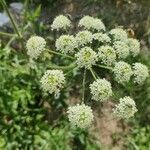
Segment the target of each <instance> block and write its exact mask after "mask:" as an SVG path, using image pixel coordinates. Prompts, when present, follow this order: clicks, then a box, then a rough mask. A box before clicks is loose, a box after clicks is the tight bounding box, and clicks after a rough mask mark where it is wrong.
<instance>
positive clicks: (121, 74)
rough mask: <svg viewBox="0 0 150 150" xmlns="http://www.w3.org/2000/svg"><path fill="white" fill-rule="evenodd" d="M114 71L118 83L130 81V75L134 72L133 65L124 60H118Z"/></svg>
mask: <svg viewBox="0 0 150 150" xmlns="http://www.w3.org/2000/svg"><path fill="white" fill-rule="evenodd" d="M113 72H114V74H115V80H116V81H117V82H118V83H125V82H129V80H130V77H131V76H132V74H133V72H132V69H131V66H130V65H129V64H128V63H126V62H123V61H120V62H117V63H116V64H115V67H114V69H113Z"/></svg>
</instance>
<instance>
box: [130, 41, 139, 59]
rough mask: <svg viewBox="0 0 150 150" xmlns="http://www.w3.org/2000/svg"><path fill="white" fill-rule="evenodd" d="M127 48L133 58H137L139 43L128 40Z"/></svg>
mask: <svg viewBox="0 0 150 150" xmlns="http://www.w3.org/2000/svg"><path fill="white" fill-rule="evenodd" d="M128 46H129V50H130V52H131V54H132V55H133V57H135V56H137V55H138V54H139V53H140V42H139V41H138V40H137V39H133V38H129V39H128Z"/></svg>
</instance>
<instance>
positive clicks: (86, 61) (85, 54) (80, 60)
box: [75, 47, 98, 69]
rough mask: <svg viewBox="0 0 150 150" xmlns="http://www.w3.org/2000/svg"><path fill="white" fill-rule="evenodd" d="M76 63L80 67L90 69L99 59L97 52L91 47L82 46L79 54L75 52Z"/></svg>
mask: <svg viewBox="0 0 150 150" xmlns="http://www.w3.org/2000/svg"><path fill="white" fill-rule="evenodd" d="M75 57H76V59H77V60H76V63H77V65H78V67H79V68H82V67H85V68H86V69H90V68H91V67H92V65H94V64H95V63H96V61H97V60H98V57H97V54H96V52H94V51H93V50H92V49H91V48H90V47H84V48H82V49H81V50H80V51H79V52H78V53H77V54H75Z"/></svg>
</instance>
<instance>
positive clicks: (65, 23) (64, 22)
mask: <svg viewBox="0 0 150 150" xmlns="http://www.w3.org/2000/svg"><path fill="white" fill-rule="evenodd" d="M70 26H71V21H70V20H69V19H68V18H67V17H66V16H64V15H59V16H57V17H56V18H55V19H54V21H53V23H52V25H51V28H52V30H66V29H67V28H69V27H70Z"/></svg>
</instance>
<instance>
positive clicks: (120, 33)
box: [109, 28, 128, 42]
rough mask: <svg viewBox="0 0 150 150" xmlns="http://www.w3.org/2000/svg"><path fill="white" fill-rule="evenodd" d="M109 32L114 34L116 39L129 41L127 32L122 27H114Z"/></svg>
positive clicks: (113, 36)
mask: <svg viewBox="0 0 150 150" xmlns="http://www.w3.org/2000/svg"><path fill="white" fill-rule="evenodd" d="M109 34H110V35H111V36H112V38H113V40H114V41H123V42H126V41H127V37H128V36H127V33H126V31H124V30H123V29H121V28H115V29H112V30H111V31H110V32H109Z"/></svg>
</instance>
